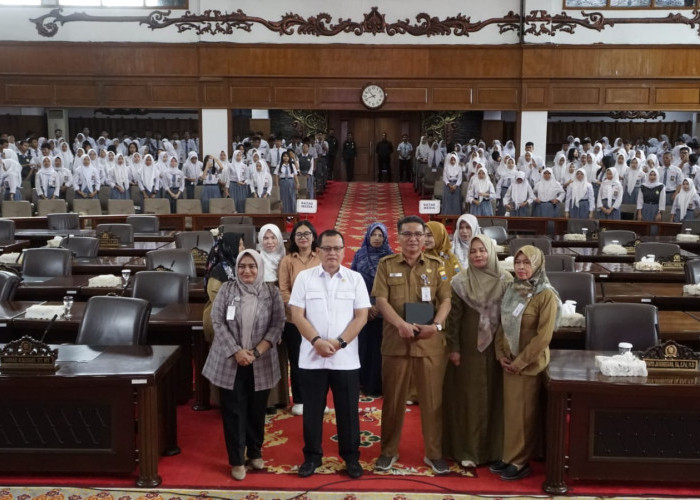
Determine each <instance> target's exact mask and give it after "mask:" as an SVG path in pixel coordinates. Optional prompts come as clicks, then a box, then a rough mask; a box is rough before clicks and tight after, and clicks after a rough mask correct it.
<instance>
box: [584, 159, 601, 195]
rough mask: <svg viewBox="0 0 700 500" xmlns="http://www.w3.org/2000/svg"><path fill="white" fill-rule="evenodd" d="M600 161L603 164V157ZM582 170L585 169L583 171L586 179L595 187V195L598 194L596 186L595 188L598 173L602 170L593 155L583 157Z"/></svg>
mask: <svg viewBox="0 0 700 500" xmlns="http://www.w3.org/2000/svg"><path fill="white" fill-rule="evenodd" d="M600 161H601V162H602V161H603V160H602V157H601V160H600ZM581 168H583V170H584V171H585V172H586V179H590V180H591V184H592V185H593V191H594V193H597V191H596V186H595V184H596V181H595V179H596V178H597V176H598V172H599V171H600V168H601V166H600V164H599V163H598V162H596V161H595V159H594V157H593V155H591V154H584V155H583V156H582V157H581Z"/></svg>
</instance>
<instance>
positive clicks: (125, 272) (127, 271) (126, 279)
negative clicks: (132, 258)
mask: <svg viewBox="0 0 700 500" xmlns="http://www.w3.org/2000/svg"><path fill="white" fill-rule="evenodd" d="M129 278H131V269H122V279H123V280H124V286H126V285H128V284H129Z"/></svg>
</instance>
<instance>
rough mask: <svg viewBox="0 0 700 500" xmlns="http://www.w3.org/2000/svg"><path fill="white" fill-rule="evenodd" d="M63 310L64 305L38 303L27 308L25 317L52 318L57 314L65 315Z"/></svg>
mask: <svg viewBox="0 0 700 500" xmlns="http://www.w3.org/2000/svg"><path fill="white" fill-rule="evenodd" d="M63 312H64V308H63V306H46V305H41V304H36V305H33V306H29V307H28V308H27V311H26V312H25V313H24V317H25V318H27V319H52V318H53V317H54V316H55V315H57V314H58V316H59V317H61V316H63Z"/></svg>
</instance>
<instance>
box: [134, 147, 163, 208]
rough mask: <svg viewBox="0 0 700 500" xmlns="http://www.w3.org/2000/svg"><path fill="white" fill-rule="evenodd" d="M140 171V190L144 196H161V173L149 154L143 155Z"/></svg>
mask: <svg viewBox="0 0 700 500" xmlns="http://www.w3.org/2000/svg"><path fill="white" fill-rule="evenodd" d="M141 163H142V164H141V169H140V171H139V177H138V179H139V191H141V194H142V195H143V198H144V199H146V198H160V175H159V173H158V169H157V168H156V166H155V163H154V162H153V157H152V156H151V155H150V154H147V155H145V156H144V157H143V162H141Z"/></svg>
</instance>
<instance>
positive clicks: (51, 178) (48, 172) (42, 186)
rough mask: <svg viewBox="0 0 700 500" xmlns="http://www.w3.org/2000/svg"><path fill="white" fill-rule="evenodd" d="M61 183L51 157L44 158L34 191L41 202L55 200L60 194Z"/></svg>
mask: <svg viewBox="0 0 700 500" xmlns="http://www.w3.org/2000/svg"><path fill="white" fill-rule="evenodd" d="M60 185H61V181H60V178H59V176H58V173H56V170H55V169H54V168H53V161H52V160H51V157H49V156H44V157H43V158H42V159H41V168H40V169H39V171H38V172H37V173H36V178H35V184H34V189H36V195H37V198H38V199H40V200H55V199H56V198H58V194H59V192H60V189H59V188H60Z"/></svg>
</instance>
